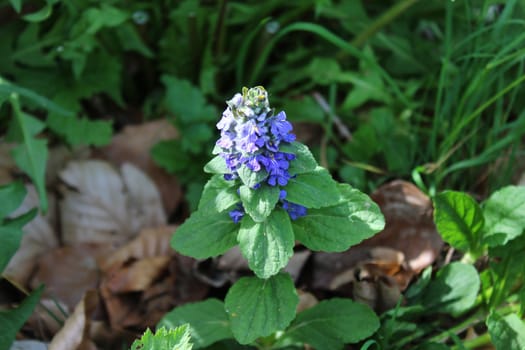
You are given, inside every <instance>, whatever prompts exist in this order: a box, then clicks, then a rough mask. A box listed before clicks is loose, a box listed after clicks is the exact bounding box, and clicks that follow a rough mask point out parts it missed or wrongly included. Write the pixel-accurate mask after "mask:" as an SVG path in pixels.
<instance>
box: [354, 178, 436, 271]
mask: <svg viewBox="0 0 525 350" xmlns="http://www.w3.org/2000/svg"><path fill="white" fill-rule="evenodd" d="M371 197H372V199H373V200H374V201H375V202H376V203H377V204H378V205H379V207H380V208H381V211H382V212H383V215H384V216H385V220H386V225H385V229H384V230H383V231H382V232H380V233H379V234H377V235H376V236H374V237H372V238H370V239H369V240H367V241H365V242H364V245H365V246H382V247H389V248H392V249H395V250H398V251H400V252H403V254H404V255H405V259H406V262H407V264H408V266H409V268H410V269H411V270H412V271H414V272H415V273H419V272H420V271H422V270H423V269H424V268H426V267H427V266H429V265H431V264H432V263H433V262H434V261H435V260H436V258H437V257H438V256H439V253H440V252H441V249H442V248H443V240H442V239H441V236H440V235H439V233H438V232H437V230H436V227H435V225H434V221H433V218H432V201H431V200H430V198H428V196H427V195H425V194H424V193H423V192H421V191H420V190H419V189H418V188H417V187H416V186H414V185H413V184H411V183H409V182H406V181H402V180H396V181H392V182H390V183H388V184H386V185H384V186H381V187H380V188H378V189H377V190H376V191H375V192H374V193H372V195H371Z"/></svg>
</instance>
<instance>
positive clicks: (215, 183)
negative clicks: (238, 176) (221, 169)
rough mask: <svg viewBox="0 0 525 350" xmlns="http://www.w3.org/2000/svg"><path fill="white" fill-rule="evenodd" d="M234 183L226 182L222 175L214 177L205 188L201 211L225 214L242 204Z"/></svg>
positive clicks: (200, 206)
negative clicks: (234, 206) (226, 211)
mask: <svg viewBox="0 0 525 350" xmlns="http://www.w3.org/2000/svg"><path fill="white" fill-rule="evenodd" d="M234 185H235V182H234V181H226V180H224V178H223V177H222V175H214V176H212V178H211V179H210V180H209V181H208V182H207V183H206V185H205V186H204V190H203V191H202V195H201V199H200V201H199V211H202V212H223V211H225V210H227V209H229V208H231V207H232V206H233V205H235V204H237V203H239V202H240V198H239V195H238V194H237V190H236V189H235V186H234Z"/></svg>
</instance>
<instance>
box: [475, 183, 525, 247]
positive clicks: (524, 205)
mask: <svg viewBox="0 0 525 350" xmlns="http://www.w3.org/2000/svg"><path fill="white" fill-rule="evenodd" d="M483 215H484V216H485V228H484V240H485V242H486V243H487V244H488V245H489V246H491V247H494V246H497V245H504V244H505V243H507V242H508V241H510V240H512V239H514V238H516V237H518V236H519V235H521V234H522V233H523V230H524V229H525V187H524V186H507V187H505V188H503V189H501V190H499V191H497V192H494V193H493V194H492V195H491V196H490V198H488V199H487V200H486V201H485V203H484V205H483Z"/></svg>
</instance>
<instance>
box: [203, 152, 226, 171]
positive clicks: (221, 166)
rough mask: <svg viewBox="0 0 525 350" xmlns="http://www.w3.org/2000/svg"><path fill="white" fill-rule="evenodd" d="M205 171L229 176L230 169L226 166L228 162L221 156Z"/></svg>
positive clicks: (209, 164)
mask: <svg viewBox="0 0 525 350" xmlns="http://www.w3.org/2000/svg"><path fill="white" fill-rule="evenodd" d="M204 171H205V172H207V173H209V174H229V173H230V169H228V167H227V166H226V161H225V160H224V158H223V157H222V156H221V155H218V156H216V157H214V158H213V159H212V160H210V161H209V162H208V163H207V164H206V165H205V166H204Z"/></svg>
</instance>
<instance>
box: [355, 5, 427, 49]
mask: <svg viewBox="0 0 525 350" xmlns="http://www.w3.org/2000/svg"><path fill="white" fill-rule="evenodd" d="M417 1H418V0H403V1H401V2H398V3H397V4H395V5H394V6H392V7H391V8H389V9H388V10H387V11H386V12H384V13H383V14H382V15H381V16H379V18H377V19H376V20H375V21H374V22H373V23H372V24H371V25H369V26H368V27H367V28H366V29H365V30H364V31H362V32H361V33H359V34H358V35H357V36H356V37H355V38H354V40H352V45H354V46H357V47H359V46H361V45H363V44H364V43H366V42H367V41H368V39H370V37H372V36H373V35H374V34H375V33H377V32H378V31H380V30H381V28H383V27H385V26H387V25H388V24H389V23H390V22H392V21H394V19H396V18H397V17H398V16H399V15H401V14H402V13H403V12H405V11H406V10H407V9H408V8H409V7H410V6H412V5H414V4H415V3H416V2H417Z"/></svg>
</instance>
